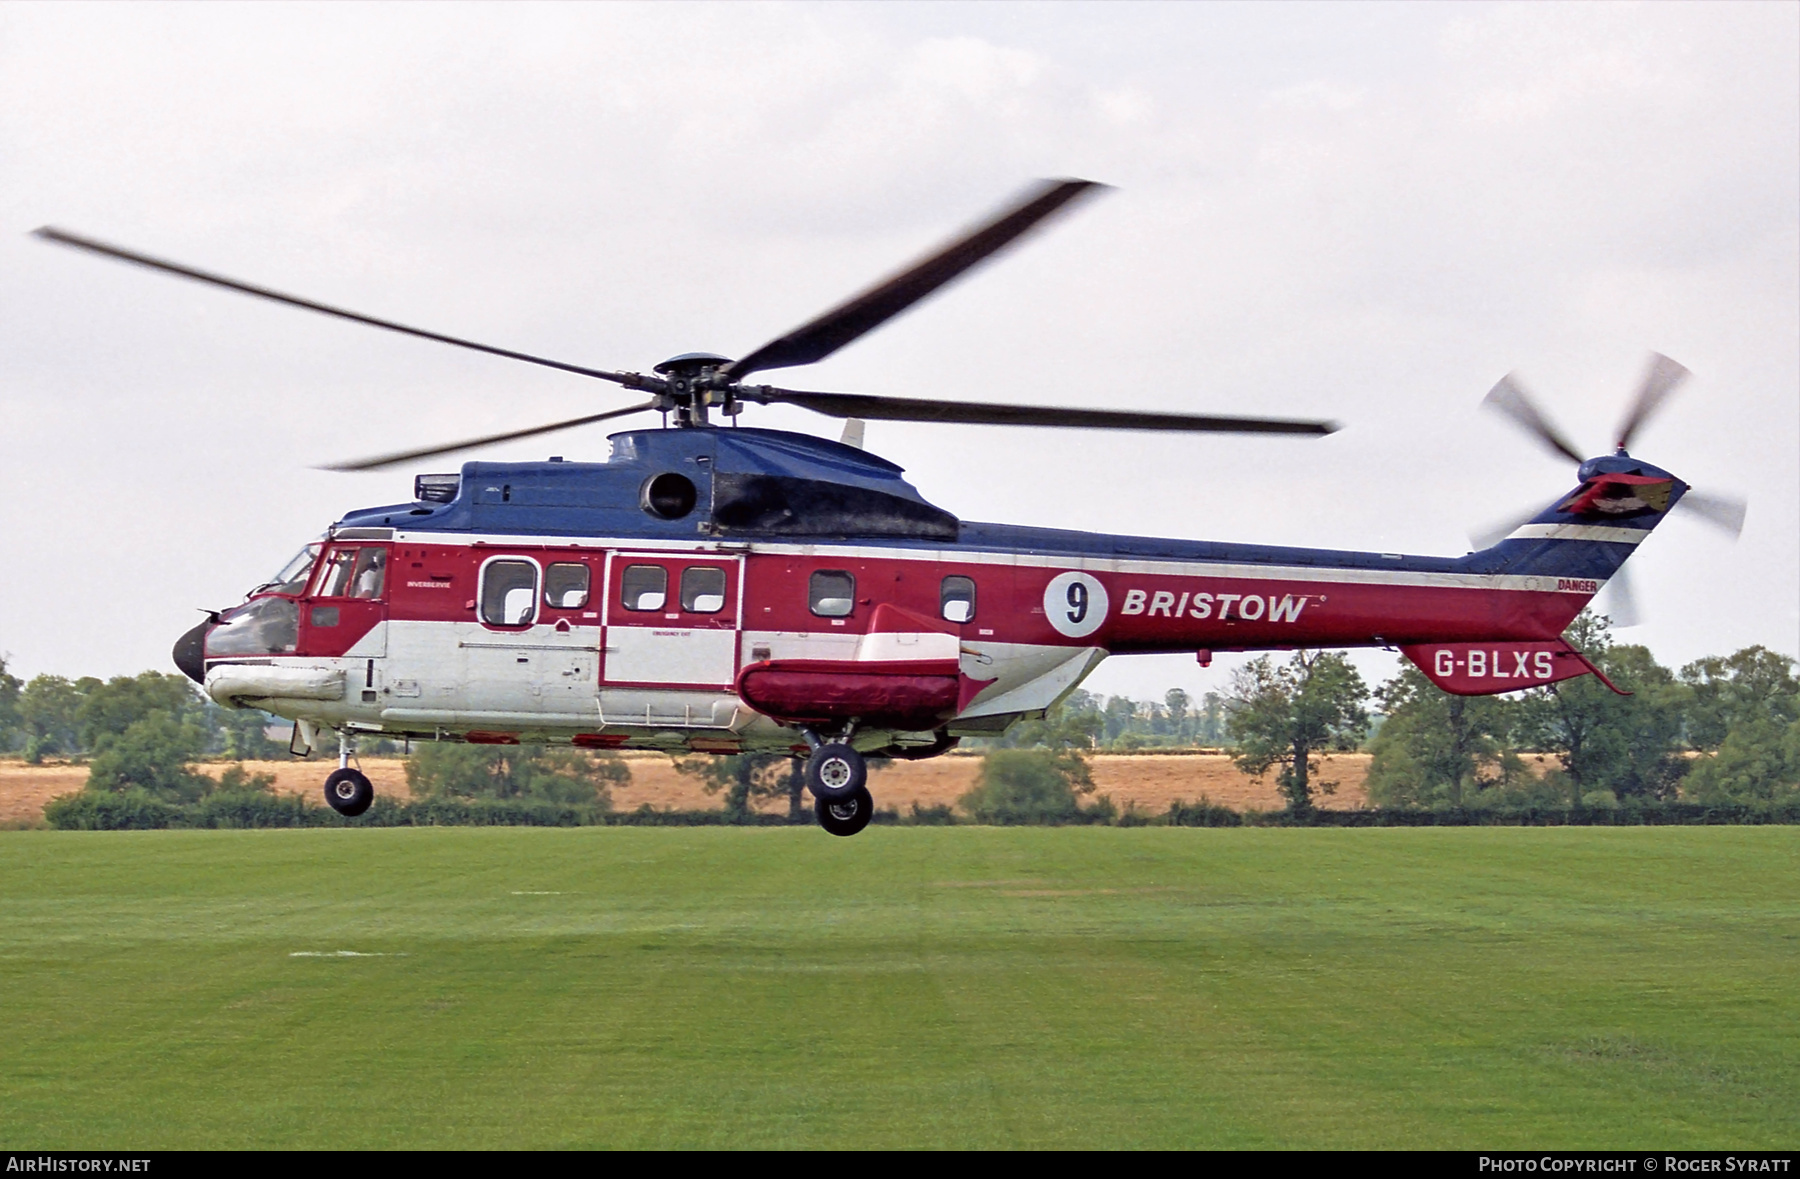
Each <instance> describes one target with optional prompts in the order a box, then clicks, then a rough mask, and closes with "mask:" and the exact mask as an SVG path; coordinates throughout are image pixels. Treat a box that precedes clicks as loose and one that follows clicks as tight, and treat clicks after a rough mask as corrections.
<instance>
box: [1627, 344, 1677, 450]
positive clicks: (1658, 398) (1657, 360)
mask: <svg viewBox="0 0 1800 1179" xmlns="http://www.w3.org/2000/svg"><path fill="white" fill-rule="evenodd" d="M1691 375H1692V374H1691V373H1689V372H1688V370H1687V369H1685V368H1683V367H1682V366H1681V365H1679V364H1677V363H1676V362H1675V361H1673V360H1670V359H1669V358H1668V357H1667V356H1664V355H1663V354H1662V353H1660V352H1652V353H1651V354H1650V369H1649V371H1648V372H1646V373H1645V374H1644V383H1643V384H1642V385H1640V386H1639V387H1638V394H1637V398H1636V400H1634V401H1633V402H1632V403H1631V408H1630V409H1629V410H1627V411H1626V413H1625V420H1624V421H1622V422H1620V423H1619V446H1620V447H1621V448H1622V449H1626V450H1629V449H1630V448H1631V437H1632V435H1633V434H1636V433H1637V432H1638V430H1639V428H1640V427H1642V426H1643V424H1644V423H1645V422H1647V421H1649V420H1650V416H1651V415H1652V414H1654V413H1655V412H1656V411H1657V410H1658V409H1661V408H1662V403H1663V402H1664V401H1667V400H1668V398H1669V394H1671V393H1673V392H1675V390H1676V389H1678V388H1680V386H1681V383H1682V382H1683V381H1685V380H1687V379H1688V377H1689V376H1691Z"/></svg>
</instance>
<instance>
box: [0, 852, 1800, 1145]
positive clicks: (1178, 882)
mask: <svg viewBox="0 0 1800 1179" xmlns="http://www.w3.org/2000/svg"><path fill="white" fill-rule="evenodd" d="M345 951H348V952H350V953H352V954H355V955H360V956H347V955H345V954H344V953H343V952H345ZM0 1021H3V1026H0V1147H7V1148H54V1147H63V1148H98V1147H135V1148H151V1147H215V1146H216V1147H250V1146H291V1147H304V1146H347V1147H390V1146H391V1147H410V1146H441V1147H502V1146H543V1147H579V1146H712V1147H734V1146H748V1147H773V1146H871V1147H873V1146H1120V1147H1125V1146H1145V1147H1153V1146H1233V1147H1265V1146H1295V1147H1323V1146H1343V1147H1428V1146H1429V1147H1490V1148H1502V1147H1518V1148H1550V1147H1623V1148H1635V1149H1649V1148H1680V1147H1688V1148H1697V1147H1723V1146H1733V1147H1764V1148H1783V1147H1791V1146H1792V1145H1793V1144H1794V1142H1795V1141H1796V1140H1797V1139H1800V830H1796V829H1795V828H1792V827H1782V828H1692V827H1689V828H1648V829H1595V828H1584V829H1549V830H1546V829H1528V828H1479V829H1466V828H1464V829H1426V830H1348V831H1346V830H1254V829H1252V830H1181V829H1163V828H1151V829H1117V828H1064V829H998V828H952V829H930V828H913V829H883V828H874V829H871V830H869V831H867V832H865V833H864V834H863V835H861V836H858V837H857V838H855V839H848V840H839V839H831V838H828V837H826V836H824V835H823V834H822V833H820V832H817V831H814V830H805V829H767V830H742V829H738V830H734V829H705V828H685V829H631V828H612V829H593V828H589V829H578V830H529V829H517V828H501V829H468V828H460V829H438V830H432V829H420V830H404V829H402V830H379V831H216V832H213V831H194V832H143V833H98V834H85V833H82V834H77V833H52V832H40V831H27V832H8V833H3V834H0Z"/></svg>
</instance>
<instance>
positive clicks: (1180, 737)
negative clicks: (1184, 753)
mask: <svg viewBox="0 0 1800 1179" xmlns="http://www.w3.org/2000/svg"><path fill="white" fill-rule="evenodd" d="M1193 702H1194V698H1193V697H1192V696H1189V695H1188V694H1187V693H1186V692H1184V691H1182V690H1181V689H1180V688H1170V689H1169V690H1168V691H1167V692H1164V693H1163V708H1164V710H1165V711H1166V713H1167V715H1168V718H1169V736H1170V738H1172V739H1173V740H1174V742H1175V743H1176V744H1177V745H1186V744H1188V743H1189V742H1190V741H1192V740H1193V736H1194V728H1193V719H1194V718H1193V717H1192V716H1190V715H1189V712H1188V710H1189V708H1190V706H1192V704H1193Z"/></svg>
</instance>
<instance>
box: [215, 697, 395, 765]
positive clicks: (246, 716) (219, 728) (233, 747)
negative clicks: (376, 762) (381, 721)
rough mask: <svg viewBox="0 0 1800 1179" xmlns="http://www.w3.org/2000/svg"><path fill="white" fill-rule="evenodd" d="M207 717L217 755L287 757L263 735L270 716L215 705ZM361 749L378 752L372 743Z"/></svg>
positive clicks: (256, 758)
mask: <svg viewBox="0 0 1800 1179" xmlns="http://www.w3.org/2000/svg"><path fill="white" fill-rule="evenodd" d="M206 715H207V718H208V719H209V720H211V721H212V723H213V727H214V730H215V734H216V737H215V744H216V746H217V749H218V752H220V753H223V754H224V755H225V756H226V757H232V758H236V759H237V760H239V761H269V760H272V759H275V758H282V757H285V756H287V746H285V745H283V744H281V743H280V742H278V741H271V740H269V735H268V733H266V732H265V731H264V730H265V729H267V728H268V726H269V725H270V724H272V723H273V722H274V720H275V718H274V717H272V716H270V715H269V714H268V713H266V712H263V711H261V710H260V709H255V708H220V707H218V706H217V705H214V706H213V707H211V708H208V709H207V710H206ZM389 744H391V742H390V743H389ZM361 748H362V750H363V752H365V753H375V752H377V751H378V750H377V747H376V746H375V745H374V744H371V743H365V744H363V745H362V746H361Z"/></svg>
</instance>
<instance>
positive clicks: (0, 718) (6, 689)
mask: <svg viewBox="0 0 1800 1179" xmlns="http://www.w3.org/2000/svg"><path fill="white" fill-rule="evenodd" d="M24 686H25V685H24V683H23V682H22V681H21V680H20V679H19V677H18V676H16V675H13V674H12V673H11V672H9V671H7V670H6V656H4V655H0V749H13V748H16V747H17V745H18V742H19V690H20V689H21V688H23V687H24Z"/></svg>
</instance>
